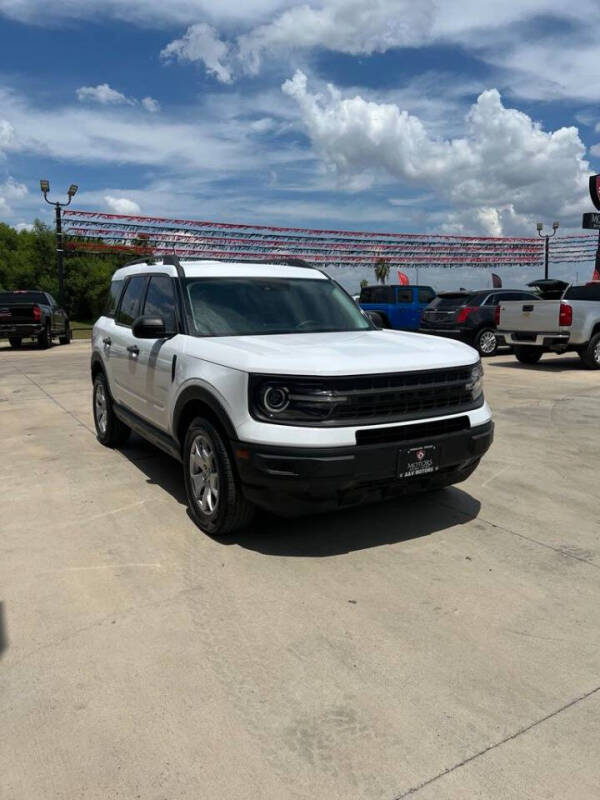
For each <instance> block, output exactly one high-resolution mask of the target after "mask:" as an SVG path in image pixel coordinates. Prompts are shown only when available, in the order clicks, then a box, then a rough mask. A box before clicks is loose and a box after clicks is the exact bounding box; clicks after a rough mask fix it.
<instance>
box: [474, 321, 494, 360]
mask: <svg viewBox="0 0 600 800" xmlns="http://www.w3.org/2000/svg"><path fill="white" fill-rule="evenodd" d="M473 345H474V347H475V349H476V350H477V352H478V353H479V355H480V356H483V357H484V358H487V357H488V356H495V355H496V353H497V352H498V340H497V339H496V334H495V333H494V331H493V330H492V329H491V328H483V329H482V330H480V331H478V333H477V335H476V336H475V341H474V342H473Z"/></svg>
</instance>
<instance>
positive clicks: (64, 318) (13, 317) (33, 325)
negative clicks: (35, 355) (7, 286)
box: [0, 289, 71, 348]
mask: <svg viewBox="0 0 600 800" xmlns="http://www.w3.org/2000/svg"><path fill="white" fill-rule="evenodd" d="M56 336H57V337H58V340H59V342H60V343H61V344H69V342H70V341H71V325H70V323H69V316H68V314H67V312H66V311H65V310H64V309H63V308H61V307H60V306H59V305H58V304H57V303H56V301H55V300H54V298H53V297H52V295H50V294H48V292H40V291H38V290H37V289H33V290H18V291H14V292H0V338H7V339H8V341H9V342H10V345H11V347H20V346H21V342H22V341H23V339H35V340H36V341H37V343H38V345H39V346H40V347H43V348H44V347H50V345H51V344H52V339H53V338H54V337H56Z"/></svg>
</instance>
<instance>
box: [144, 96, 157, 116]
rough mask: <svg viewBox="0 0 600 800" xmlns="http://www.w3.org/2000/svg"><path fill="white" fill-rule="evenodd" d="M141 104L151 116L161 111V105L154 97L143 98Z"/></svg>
mask: <svg viewBox="0 0 600 800" xmlns="http://www.w3.org/2000/svg"><path fill="white" fill-rule="evenodd" d="M140 102H141V104H142V105H143V107H144V108H145V109H146V111H149V112H150V113H151V114H156V113H157V112H158V111H160V103H159V102H158V100H155V99H154V98H153V97H142V99H141V100H140Z"/></svg>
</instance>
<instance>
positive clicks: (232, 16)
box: [0, 0, 288, 27]
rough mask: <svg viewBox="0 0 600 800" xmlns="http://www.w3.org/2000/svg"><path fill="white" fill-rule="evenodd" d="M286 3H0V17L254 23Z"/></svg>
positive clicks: (35, 20)
mask: <svg viewBox="0 0 600 800" xmlns="http://www.w3.org/2000/svg"><path fill="white" fill-rule="evenodd" d="M287 4H288V0H244V2H239V0H219V2H218V3H216V2H215V1H214V0H168V1H167V0H85V2H83V3H80V2H75V1H74V0H54V1H53V3H52V4H51V5H49V4H48V0H0V14H5V15H6V16H7V17H10V18H12V19H17V20H20V21H22V22H28V23H32V24H35V25H46V24H48V23H51V22H57V21H58V22H65V23H67V22H69V21H72V20H74V21H76V22H80V21H81V20H82V19H103V18H104V19H106V18H111V19H120V20H126V21H127V22H132V23H134V24H137V25H144V26H153V27H163V26H164V27H173V26H174V25H189V24H191V23H193V22H197V21H198V20H199V19H211V20H214V21H217V22H229V21H244V20H246V21H256V20H257V19H263V18H266V17H269V16H270V15H272V14H273V13H274V12H275V11H276V10H277V9H281V8H282V6H283V7H284V6H285V5H287Z"/></svg>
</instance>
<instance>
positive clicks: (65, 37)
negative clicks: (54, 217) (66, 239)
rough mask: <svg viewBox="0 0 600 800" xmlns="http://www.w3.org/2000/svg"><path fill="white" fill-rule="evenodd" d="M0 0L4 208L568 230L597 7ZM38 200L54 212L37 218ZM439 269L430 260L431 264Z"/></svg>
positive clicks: (582, 182)
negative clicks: (73, 191)
mask: <svg viewBox="0 0 600 800" xmlns="http://www.w3.org/2000/svg"><path fill="white" fill-rule="evenodd" d="M564 6H565V4H564V3H562V2H560V3H559V2H557V1H556V0H520V2H514V0H504V2H502V3H498V2H496V3H495V2H489V3H481V2H475V0H446V2H444V3H434V2H432V1H431V2H430V0H423V2H420V3H418V4H416V3H413V2H409V0H309V2H308V3H306V2H303V3H299V2H295V0H247V2H245V3H244V4H240V3H239V2H237V1H236V2H233V1H232V0H220V2H219V3H216V2H209V0H169V2H165V0H162V2H160V3H159V2H158V1H157V0H110V1H108V0H104V1H103V2H100V0H87V1H86V3H78V4H75V3H73V2H72V1H71V0H54V2H53V3H52V4H48V3H47V2H46V0H0V31H1V41H2V47H1V48H0V219H2V220H3V221H6V222H9V223H10V224H13V225H20V224H28V223H30V222H31V221H32V219H33V218H34V217H36V216H41V217H43V218H49V215H48V212H47V211H46V208H47V207H46V208H45V207H44V206H43V205H42V203H40V197H39V193H38V190H37V187H38V180H39V178H40V177H42V176H43V177H48V178H50V180H51V182H52V186H53V189H56V190H60V189H62V188H63V187H64V188H66V187H67V186H68V184H69V183H71V182H75V183H78V184H79V186H80V187H81V188H80V194H79V195H78V196H77V202H78V204H79V206H80V207H82V208H98V209H104V210H116V211H120V210H123V211H128V210H131V211H135V210H137V209H139V211H140V213H142V214H161V215H164V216H170V215H179V216H189V217H193V218H204V219H216V220H220V221H233V222H257V223H267V224H269V223H272V224H284V225H296V224H297V225H309V226H315V227H321V226H322V227H340V228H344V227H351V228H354V229H365V230H396V231H419V232H420V231H431V232H452V233H465V234H471V233H474V234H484V235H528V234H532V233H533V234H534V233H535V221H536V220H537V219H538V218H539V219H543V220H544V221H545V222H548V223H549V222H551V221H552V219H555V218H557V219H560V220H561V226H562V228H561V230H567V229H571V230H574V231H577V230H578V229H579V220H580V215H581V212H582V211H584V210H589V201H588V199H587V197H586V179H587V176H588V175H589V173H590V172H594V171H597V170H600V144H599V143H600V128H599V127H598V126H599V123H600V109H599V106H598V100H599V99H600V80H599V78H600V74H599V73H600V59H598V46H597V41H598V33H600V19H599V15H598V13H597V10H598V8H597V2H596V1H595V0H581V2H579V3H578V4H577V8H572V9H571V8H565V7H564ZM49 210H50V209H48V211H49ZM436 272H437V271H436Z"/></svg>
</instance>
